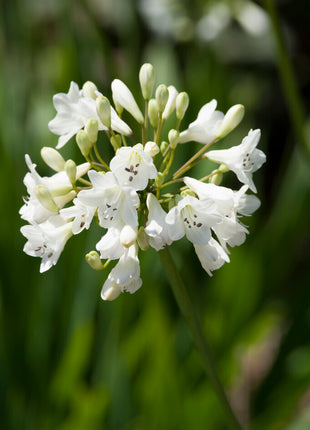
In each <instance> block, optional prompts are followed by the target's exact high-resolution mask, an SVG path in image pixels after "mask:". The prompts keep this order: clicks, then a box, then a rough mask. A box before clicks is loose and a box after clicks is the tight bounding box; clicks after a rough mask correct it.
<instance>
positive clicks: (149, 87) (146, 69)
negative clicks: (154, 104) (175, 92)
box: [139, 63, 155, 101]
mask: <svg viewBox="0 0 310 430" xmlns="http://www.w3.org/2000/svg"><path fill="white" fill-rule="evenodd" d="M139 80H140V85H141V90H142V95H143V98H144V99H145V100H147V101H148V100H150V98H151V97H152V92H153V87H154V81H155V74H154V67H153V66H152V64H149V63H145V64H143V65H142V67H141V69H140V73H139Z"/></svg>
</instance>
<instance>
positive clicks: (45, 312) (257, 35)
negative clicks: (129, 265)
mask: <svg viewBox="0 0 310 430" xmlns="http://www.w3.org/2000/svg"><path fill="white" fill-rule="evenodd" d="M273 5H274V6H275V9H274V12H275V13H274V14H272V11H273ZM266 8H267V9H266ZM270 14H271V15H270ZM270 16H271V17H272V19H270ZM309 19H310V3H309V1H307V0H299V1H296V0H282V1H277V2H276V1H275V2H272V1H271V0H266V1H265V2H263V3H259V2H257V3H252V2H249V1H247V0H243V1H239V0H238V1H235V0H234V1H217V2H212V1H208V2H207V1H199V0H195V1H194V0H192V1H186V0H184V1H181V0H180V1H177V0H161V1H159V0H157V1H156V2H155V1H151V0H141V1H133V0H132V1H128V0H113V1H112V0H101V1H99V0H78V1H74V2H73V1H69V0H67V1H61V0H57V1H52V0H46V1H42V2H41V1H38V0H23V1H21V0H14V1H5V0H4V1H3V2H2V3H1V12H0V151H1V152H0V163H1V169H0V177H1V188H0V198H1V223H0V229H1V230H0V237H1V272H0V273H1V277H0V287H1V290H0V293H1V295H0V399H1V401H0V427H1V428H3V429H8V430H15V429H16V430H20V429H25V430H35V429H38V430H48V429H56V428H57V429H60V430H69V429H75V430H84V429H85V430H86V429H92V430H96V429H109V430H110V429H111V430H112V429H113V430H114V429H122V430H123V429H125V430H129V429H130V430H131V429H134V430H140V429H141V430H142V429H150V430H152V429H159V428H161V429H167V430H170V429H178V430H179V429H184V430H187V429H189V428H191V429H197V430H200V429H201V430H202V429H206V428H207V429H212V430H213V429H214V430H217V429H219V430H220V429H226V428H227V424H226V420H225V416H224V413H223V411H222V409H221V406H220V404H219V403H218V400H217V399H216V397H215V394H214V393H213V390H212V388H211V386H210V384H209V382H208V380H206V378H205V375H204V372H203V367H202V365H201V361H200V357H199V355H198V353H197V352H196V350H195V347H194V345H193V342H192V339H191V336H190V334H189V332H188V329H187V327H186V326H185V323H184V322H183V320H182V318H181V316H180V313H179V310H178V308H177V306H176V304H175V301H174V297H173V295H172V293H171V290H170V287H169V284H168V283H167V280H166V277H165V274H164V271H163V269H162V267H161V265H160V261H159V258H158V256H157V255H156V252H155V251H154V250H149V251H147V252H146V253H141V258H140V259H141V272H142V279H143V286H142V288H141V289H140V290H139V291H138V292H137V293H136V294H134V295H132V296H131V295H128V294H123V295H121V296H120V297H119V298H118V299H117V300H116V301H115V302H112V303H106V302H103V301H102V300H101V298H100V290H101V287H102V284H103V282H104V280H105V277H106V276H107V273H102V272H100V273H95V272H94V271H92V270H91V269H90V268H89V267H88V266H87V264H86V263H85V260H84V255H85V253H86V252H88V251H90V250H91V249H94V246H95V243H96V242H97V241H98V240H99V237H100V231H99V230H98V229H97V230H96V229H92V230H91V231H90V232H88V233H86V232H83V234H81V235H79V236H78V237H74V238H73V239H72V240H71V241H70V242H69V243H68V245H67V247H66V248H65V250H64V252H63V254H62V255H61V258H60V260H59V262H58V264H57V266H56V267H54V268H52V269H51V270H50V271H48V272H47V273H44V274H39V260H38V259H34V258H31V257H29V256H27V255H25V254H24V253H23V252H22V249H23V246H24V243H25V240H24V238H23V237H22V235H21V234H20V231H19V229H20V227H21V225H23V222H22V221H21V220H20V218H19V215H18V210H19V208H20V207H21V206H22V204H23V202H22V196H23V195H25V194H26V190H25V187H24V185H23V183H22V180H23V177H24V175H25V173H26V166H25V162H24V154H25V153H28V154H30V156H31V158H32V160H33V162H35V163H36V164H38V166H39V167H38V171H39V172H40V173H41V174H42V175H43V174H48V175H49V174H51V172H50V171H49V170H48V169H47V168H46V167H45V166H44V163H43V162H42V161H41V160H40V155H39V151H40V148H41V147H42V146H52V147H55V146H56V143H57V137H56V136H55V135H53V134H52V133H50V132H49V130H48V127H47V123H48V121H49V120H50V119H52V118H53V117H54V115H55V111H54V108H53V104H52V96H53V94H55V93H58V92H67V91H68V88H69V84H70V81H71V80H74V81H75V82H77V83H78V84H79V85H80V86H81V85H82V84H83V83H84V82H85V81H87V80H91V81H93V82H95V83H96V85H97V86H98V88H99V89H100V90H101V91H102V92H103V93H105V94H106V95H107V96H108V97H110V95H111V92H110V82H111V80H112V79H114V78H116V77H118V78H120V79H122V80H123V81H124V82H126V84H127V85H128V86H129V87H130V88H131V90H132V91H133V92H134V94H138V95H137V96H136V98H137V100H138V101H139V103H140V104H141V102H142V99H141V97H140V96H139V94H140V92H139V82H138V72H139V68H140V66H141V64H143V63H144V62H146V61H147V62H151V63H152V64H153V65H154V67H155V72H156V81H157V83H158V84H159V83H165V84H167V85H170V84H173V85H175V86H176V87H177V89H178V90H179V91H187V92H188V94H189V96H190V108H189V110H188V112H187V114H186V118H185V121H184V124H187V123H189V122H190V121H191V120H193V119H194V118H195V117H196V114H197V111H198V110H199V108H200V107H201V106H202V105H203V104H204V103H206V102H207V101H209V100H211V99H212V98H216V99H217V100H218V108H219V109H220V110H222V111H224V112H225V111H226V110H227V109H228V108H229V107H230V106H231V105H233V104H236V103H242V104H244V105H245V108H246V114H245V118H244V120H243V122H242V124H240V126H239V127H238V128H237V129H236V130H235V131H234V132H233V133H232V134H231V135H230V136H229V137H227V138H226V139H225V141H224V142H223V144H224V145H227V147H228V146H231V145H236V144H239V143H240V141H241V138H242V137H243V136H245V135H246V134H247V133H248V130H249V129H250V128H253V129H254V128H261V130H262V138H261V143H260V148H261V149H262V150H263V151H264V152H265V153H266V154H267V163H266V164H265V165H264V166H263V168H262V169H261V170H260V171H259V172H257V173H256V174H255V183H256V185H257V188H258V196H259V198H260V199H261V201H262V206H261V208H260V209H259V211H258V212H257V213H256V214H255V215H254V216H253V217H251V218H249V219H247V220H246V222H247V224H248V225H249V226H250V235H249V237H248V239H247V241H246V243H244V244H243V245H242V246H241V247H239V248H235V249H232V252H231V263H230V264H226V265H225V266H224V267H222V268H221V269H220V270H219V271H217V272H214V276H213V278H209V277H208V275H207V274H206V273H205V272H204V271H203V269H202V268H201V266H200V265H199V262H198V260H197V258H196V256H195V253H194V251H193V249H192V247H191V246H190V244H188V243H187V242H186V241H185V240H181V241H179V242H177V243H174V244H173V246H172V247H171V252H172V254H173V255H174V257H175V260H176V262H177V265H178V267H179V268H180V271H181V274H182V277H183V279H184V280H185V282H186V284H187V286H188V289H189V292H190V295H191V297H192V299H193V302H194V304H195V306H196V308H197V312H198V313H199V316H200V318H201V321H202V324H203V329H204V331H205V334H206V336H207V338H208V339H209V342H210V344H211V347H212V350H213V352H214V356H215V359H216V362H217V365H218V369H219V373H220V376H221V380H222V382H223V383H224V385H225V387H226V388H227V391H228V393H229V396H230V399H231V402H232V404H233V406H234V408H235V410H236V412H237V414H238V416H239V418H240V420H241V421H242V423H243V424H244V425H245V427H246V428H251V429H257V430H260V429H272V430H277V429H287V430H307V429H309V428H310V413H309V405H310V343H309V340H310V306H309V303H310V288H309V286H310V282H309V281H310V270H309V249H310V246H309V244H310V229H309V209H310V205H309V197H310V187H309V184H310V156H309V154H310V124H309V109H310V106H309V104H310V56H309V53H310V34H309V33H310V26H309ZM277 23H279V27H277ZM278 30H279V31H280V33H278V32H277V31H278ZM277 34H280V39H279V36H278V37H277ZM139 97H140V99H139ZM183 148H184V149H183ZM182 151H183V152H182V153H180V155H179V157H180V158H183V159H184V161H185V160H186V159H187V158H188V157H189V156H190V155H192V148H190V146H189V145H187V146H186V145H184V146H182ZM62 153H63V154H64V156H65V157H67V158H74V157H75V156H77V151H76V148H75V145H74V140H72V145H69V144H68V145H67V146H66V147H65V148H64V150H63V151H62ZM199 169H202V167H199V168H197V169H196V171H195V172H193V175H195V176H196V175H197V176H196V177H198V176H199V175H200V176H202V175H201V173H202V170H199ZM226 184H227V185H230V186H231V187H233V188H237V187H238V186H239V185H238V183H237V182H236V181H235V179H234V177H233V175H231V176H228V180H227V182H226Z"/></svg>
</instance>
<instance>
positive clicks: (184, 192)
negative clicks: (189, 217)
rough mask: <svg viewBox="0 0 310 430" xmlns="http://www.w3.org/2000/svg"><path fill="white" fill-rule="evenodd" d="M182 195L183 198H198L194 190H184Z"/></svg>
mask: <svg viewBox="0 0 310 430" xmlns="http://www.w3.org/2000/svg"><path fill="white" fill-rule="evenodd" d="M180 194H181V196H182V197H186V196H193V197H195V196H196V194H195V192H194V191H193V190H183V191H181V193H180Z"/></svg>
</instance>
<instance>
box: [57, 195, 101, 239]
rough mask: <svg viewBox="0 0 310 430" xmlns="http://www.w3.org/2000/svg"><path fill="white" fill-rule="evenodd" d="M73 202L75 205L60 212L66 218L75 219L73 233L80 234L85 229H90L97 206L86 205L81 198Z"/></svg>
mask: <svg viewBox="0 0 310 430" xmlns="http://www.w3.org/2000/svg"><path fill="white" fill-rule="evenodd" d="M73 204H74V206H70V207H68V208H64V209H61V210H60V211H59V212H60V215H61V216H62V217H63V218H64V219H65V220H67V221H68V220H71V219H73V222H72V233H73V234H78V233H80V232H81V231H82V230H84V229H86V230H88V229H89V227H90V223H91V222H92V219H93V217H94V214H95V212H96V207H93V206H89V205H84V203H82V202H81V201H80V200H79V199H74V200H73Z"/></svg>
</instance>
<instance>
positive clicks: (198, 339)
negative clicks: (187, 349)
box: [159, 248, 242, 430]
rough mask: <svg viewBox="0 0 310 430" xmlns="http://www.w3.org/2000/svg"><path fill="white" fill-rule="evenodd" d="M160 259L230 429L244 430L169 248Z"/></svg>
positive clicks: (160, 252) (161, 254) (162, 253)
mask: <svg viewBox="0 0 310 430" xmlns="http://www.w3.org/2000/svg"><path fill="white" fill-rule="evenodd" d="M159 257H160V259H161V262H162V265H163V266H164V269H165V271H166V274H167V277H168V280H169V282H170V285H171V288H172V290H173V293H174V296H175V298H176V301H177V303H178V305H179V308H180V310H181V312H182V314H183V317H184V318H185V320H186V322H187V324H188V326H189V328H190V330H191V333H192V335H193V338H194V341H195V344H196V347H197V349H198V351H199V353H200V356H201V358H202V361H203V365H204V368H205V371H206V373H207V376H208V377H209V379H210V382H211V384H212V386H213V388H214V391H215V393H216V395H217V397H218V400H219V401H220V403H221V405H222V407H223V410H224V411H225V413H226V416H227V420H228V422H229V424H230V428H231V429H232V430H242V427H241V425H240V424H239V422H238V420H237V418H236V416H235V414H234V412H233V410H232V408H231V406H230V403H229V401H228V399H227V396H226V394H225V391H224V388H223V386H222V384H221V382H220V380H219V377H218V374H217V370H216V367H215V363H214V360H213V358H212V354H211V350H210V347H209V345H208V343H207V342H206V340H205V337H204V335H203V333H202V330H201V327H200V323H199V321H198V318H197V316H196V313H195V310H194V307H193V304H192V303H191V300H190V298H189V296H188V293H187V291H186V288H185V285H184V284H183V281H182V278H181V276H180V274H179V272H178V270H177V268H176V266H175V263H174V261H173V259H172V256H171V254H170V251H169V250H168V248H165V249H163V250H161V251H159Z"/></svg>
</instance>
